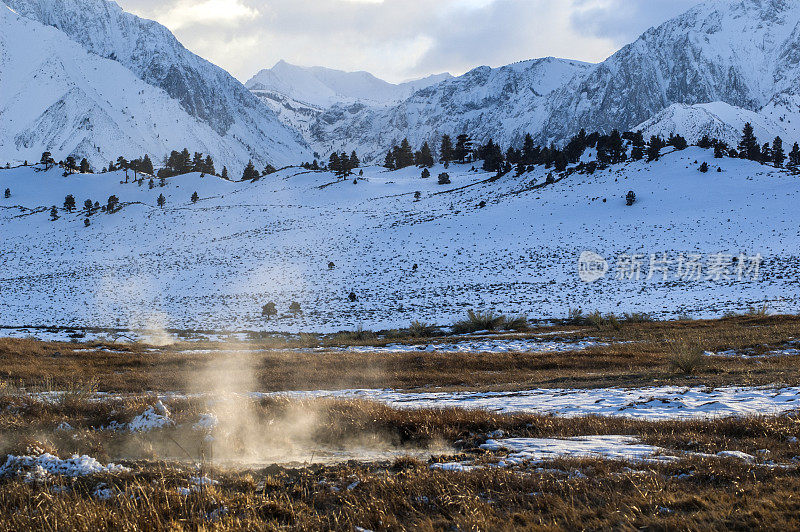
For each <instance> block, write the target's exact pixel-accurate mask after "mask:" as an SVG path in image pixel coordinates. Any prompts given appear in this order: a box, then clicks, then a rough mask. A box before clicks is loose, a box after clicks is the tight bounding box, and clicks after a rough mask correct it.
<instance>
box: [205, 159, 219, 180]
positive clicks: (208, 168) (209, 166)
mask: <svg viewBox="0 0 800 532" xmlns="http://www.w3.org/2000/svg"><path fill="white" fill-rule="evenodd" d="M203 172H205V173H206V174H208V175H217V169H216V168H214V159H212V158H211V156H210V155H207V156H206V160H205V161H203Z"/></svg>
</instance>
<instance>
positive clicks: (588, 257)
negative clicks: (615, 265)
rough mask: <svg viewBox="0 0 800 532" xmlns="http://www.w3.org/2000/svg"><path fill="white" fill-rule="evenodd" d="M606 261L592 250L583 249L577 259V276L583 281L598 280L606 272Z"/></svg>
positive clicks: (591, 281)
mask: <svg viewBox="0 0 800 532" xmlns="http://www.w3.org/2000/svg"><path fill="white" fill-rule="evenodd" d="M608 269H609V267H608V261H607V260H606V259H604V258H603V257H601V256H600V255H598V254H597V253H595V252H593V251H584V252H583V253H581V257H580V259H579V260H578V276H579V277H580V278H581V281H583V282H584V283H593V282H595V281H599V280H600V279H602V278H603V277H605V275H606V274H607V273H608Z"/></svg>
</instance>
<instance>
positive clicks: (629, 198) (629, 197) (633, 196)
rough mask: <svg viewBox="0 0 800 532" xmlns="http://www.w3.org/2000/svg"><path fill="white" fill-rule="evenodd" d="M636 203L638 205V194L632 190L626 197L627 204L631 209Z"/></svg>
mask: <svg viewBox="0 0 800 532" xmlns="http://www.w3.org/2000/svg"><path fill="white" fill-rule="evenodd" d="M634 203H636V193H635V192H634V191H633V190H631V191H630V192H628V195H627V196H625V204H626V205H627V206H628V207H630V206H632V205H633V204H634Z"/></svg>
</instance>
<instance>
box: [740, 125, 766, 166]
mask: <svg viewBox="0 0 800 532" xmlns="http://www.w3.org/2000/svg"><path fill="white" fill-rule="evenodd" d="M739 157H741V158H742V159H750V160H751V161H757V160H758V159H759V158H760V157H761V150H760V149H759V147H758V139H756V136H755V133H754V132H753V126H752V124H750V122H748V123H746V124H745V125H744V129H743V130H742V140H741V142H739Z"/></svg>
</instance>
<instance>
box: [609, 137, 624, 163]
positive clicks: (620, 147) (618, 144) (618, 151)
mask: <svg viewBox="0 0 800 532" xmlns="http://www.w3.org/2000/svg"><path fill="white" fill-rule="evenodd" d="M607 149H608V155H609V158H610V161H611V163H612V164H617V163H621V162H622V161H624V160H625V159H626V155H625V144H624V143H623V142H622V135H620V133H619V131H617V130H616V129H615V130H614V131H612V132H611V136H610V137H609V138H608V145H607Z"/></svg>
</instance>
